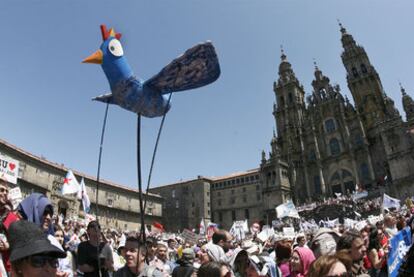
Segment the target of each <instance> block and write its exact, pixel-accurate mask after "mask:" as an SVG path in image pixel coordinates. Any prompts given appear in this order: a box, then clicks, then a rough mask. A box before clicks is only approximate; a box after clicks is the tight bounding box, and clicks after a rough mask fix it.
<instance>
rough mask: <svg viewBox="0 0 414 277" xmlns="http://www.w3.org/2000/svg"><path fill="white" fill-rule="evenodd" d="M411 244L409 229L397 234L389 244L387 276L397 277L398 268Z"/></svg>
mask: <svg viewBox="0 0 414 277" xmlns="http://www.w3.org/2000/svg"><path fill="white" fill-rule="evenodd" d="M411 244H412V241H411V231H410V227H406V228H405V229H403V230H401V231H400V232H398V233H397V234H396V235H395V236H394V237H393V238H392V239H391V242H390V246H391V249H390V252H389V253H388V260H387V265H388V274H389V275H388V276H390V277H396V276H398V269H399V268H400V266H401V264H402V261H403V259H404V256H405V254H406V253H407V251H408V250H409V249H410V246H411Z"/></svg>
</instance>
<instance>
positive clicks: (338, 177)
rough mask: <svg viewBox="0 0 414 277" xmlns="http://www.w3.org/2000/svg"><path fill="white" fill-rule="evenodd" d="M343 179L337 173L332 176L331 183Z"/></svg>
mask: <svg viewBox="0 0 414 277" xmlns="http://www.w3.org/2000/svg"><path fill="white" fill-rule="evenodd" d="M340 178H341V177H340V176H339V173H338V171H337V172H335V174H334V175H333V176H332V178H331V182H333V181H336V180H339V179H340Z"/></svg>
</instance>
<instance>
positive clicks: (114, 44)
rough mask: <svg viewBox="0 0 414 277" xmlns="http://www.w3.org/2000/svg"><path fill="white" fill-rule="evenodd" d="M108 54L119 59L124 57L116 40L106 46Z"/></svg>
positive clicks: (119, 43)
mask: <svg viewBox="0 0 414 277" xmlns="http://www.w3.org/2000/svg"><path fill="white" fill-rule="evenodd" d="M108 49H109V52H111V53H112V55H114V56H116V57H121V56H123V55H124V50H123V49H122V45H121V42H119V40H117V39H113V40H111V41H110V42H109V45H108Z"/></svg>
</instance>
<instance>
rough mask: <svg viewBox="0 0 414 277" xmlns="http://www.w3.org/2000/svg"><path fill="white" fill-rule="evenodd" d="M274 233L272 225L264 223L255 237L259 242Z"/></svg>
mask: <svg viewBox="0 0 414 277" xmlns="http://www.w3.org/2000/svg"><path fill="white" fill-rule="evenodd" d="M274 234H275V230H274V229H273V227H270V226H269V225H264V226H263V227H262V231H261V232H260V233H259V234H257V238H258V239H259V240H260V241H261V242H265V241H267V240H268V239H269V238H270V237H272V236H273V235H274Z"/></svg>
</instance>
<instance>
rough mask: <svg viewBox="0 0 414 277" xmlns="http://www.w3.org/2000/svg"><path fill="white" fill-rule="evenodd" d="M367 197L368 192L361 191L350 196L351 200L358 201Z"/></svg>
mask: <svg viewBox="0 0 414 277" xmlns="http://www.w3.org/2000/svg"><path fill="white" fill-rule="evenodd" d="M367 196H368V191H366V190H364V191H361V192H357V193H354V194H353V195H352V199H353V200H358V199H361V198H365V197H367Z"/></svg>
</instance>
